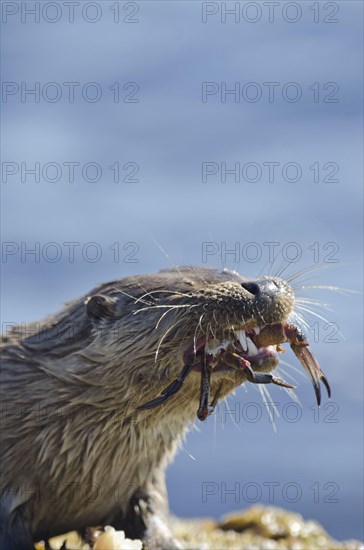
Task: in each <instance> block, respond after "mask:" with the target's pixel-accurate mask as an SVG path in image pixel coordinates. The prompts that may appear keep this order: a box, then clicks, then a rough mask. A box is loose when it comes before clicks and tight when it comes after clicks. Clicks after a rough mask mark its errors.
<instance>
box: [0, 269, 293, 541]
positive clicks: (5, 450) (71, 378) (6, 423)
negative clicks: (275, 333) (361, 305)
mask: <svg viewBox="0 0 364 550" xmlns="http://www.w3.org/2000/svg"><path fill="white" fill-rule="evenodd" d="M244 280H245V279H244V278H243V277H241V276H240V275H238V274H237V273H232V272H228V271H223V272H218V271H215V270H210V269H207V268H189V267H186V268H181V269H174V270H166V271H162V272H160V273H158V274H156V275H145V276H143V275H142V276H137V277H129V278H126V279H122V280H118V281H113V282H110V283H107V284H103V285H100V286H99V287H97V288H95V289H94V290H93V291H92V292H91V293H89V294H87V295H85V296H83V297H81V298H79V299H77V300H74V301H72V302H70V303H68V304H67V305H66V307H65V308H64V309H63V310H62V311H61V312H60V313H58V314H56V315H54V316H51V317H49V318H48V319H46V320H45V322H43V323H41V324H40V325H33V326H28V327H27V333H26V334H24V327H23V330H22V327H18V328H15V329H13V330H12V331H11V332H9V333H7V334H6V335H5V336H4V337H3V343H2V348H1V351H2V369H1V390H2V418H1V436H2V441H1V464H2V468H1V474H2V476H1V482H2V485H1V489H2V496H1V500H0V512H1V523H0V526H1V529H2V535H0V541H3V543H4V546H2V547H4V548H7V550H13V549H14V550H16V549H18V548H19V549H23V550H25V549H27V548H32V541H35V540H39V539H41V538H47V537H48V536H53V535H56V534H59V533H63V532H66V531H69V530H72V529H78V530H83V529H85V528H86V527H87V526H91V525H99V524H108V523H109V524H112V525H114V526H116V527H119V528H123V529H124V530H125V531H126V533H127V535H129V536H143V537H145V538H146V540H147V541H148V543H149V545H150V547H151V548H153V547H155V548H157V547H166V548H171V547H173V545H174V544H177V543H176V542H175V541H173V538H172V536H171V535H170V533H169V531H168V528H167V527H164V523H162V522H164V521H165V519H166V515H167V498H166V492H165V486H164V471H165V467H166V465H167V463H168V462H169V461H170V460H171V459H172V457H173V455H174V453H175V451H176V449H177V447H178V445H179V443H180V441H181V438H183V436H184V434H185V432H186V429H187V428H188V426H189V425H190V424H191V423H192V422H194V420H195V417H196V411H197V408H198V402H199V386H200V376H199V374H198V373H197V372H192V373H191V374H190V375H189V377H188V378H187V380H186V381H185V383H184V386H183V388H182V389H181V390H180V391H179V392H178V393H177V394H176V395H174V396H173V397H171V398H170V399H169V400H167V401H166V402H165V404H164V405H163V406H161V407H159V408H157V409H151V410H146V411H136V408H137V407H138V405H141V404H143V403H145V402H147V401H149V400H151V399H153V398H155V397H156V396H157V395H159V394H160V392H161V390H163V388H165V387H166V386H167V385H168V384H169V383H170V382H171V381H172V380H173V379H174V378H176V377H177V376H178V374H179V372H180V371H181V368H182V366H183V352H184V351H185V350H186V349H187V348H188V347H190V346H191V344H192V343H193V342H194V341H196V339H197V338H199V337H200V336H202V335H203V334H207V335H211V334H212V335H214V336H215V337H216V338H217V339H223V338H224V335H225V334H226V332H227V331H228V330H230V329H231V327H234V328H235V329H237V328H244V327H247V326H253V325H256V324H257V323H258V324H262V323H264V322H283V321H285V319H286V318H287V317H288V315H289V313H290V311H291V310H292V307H293V294H292V295H291V294H290V289H289V287H288V285H287V288H284V289H282V292H281V293H280V294H279V295H278V294H277V296H276V297H275V299H274V300H271V301H269V300H266V301H265V303H260V304H259V303H258V301H257V299H254V296H253V295H252V294H250V293H249V292H248V291H246V290H245V289H244V288H242V286H241V282H242V281H244ZM95 296H98V298H95ZM90 297H91V299H90ZM92 297H93V298H92ZM157 350H158V353H157ZM274 366H275V365H271V366H270V368H274ZM222 380H224V386H223V393H222V397H224V396H226V395H227V394H228V393H230V392H231V391H232V390H233V389H234V388H236V387H237V386H238V385H240V384H241V383H243V382H244V381H245V378H244V376H243V374H241V373H238V372H237V371H236V370H231V371H227V372H221V373H213V375H212V379H211V394H212V395H214V393H215V392H216V390H217V388H218V386H219V384H220V382H221V381H222ZM1 537H2V538H1Z"/></svg>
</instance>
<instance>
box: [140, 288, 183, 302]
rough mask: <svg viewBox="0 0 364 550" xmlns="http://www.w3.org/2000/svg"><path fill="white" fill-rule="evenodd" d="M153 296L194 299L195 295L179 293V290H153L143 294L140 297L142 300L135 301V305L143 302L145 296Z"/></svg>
mask: <svg viewBox="0 0 364 550" xmlns="http://www.w3.org/2000/svg"><path fill="white" fill-rule="evenodd" d="M143 290H144V289H143ZM152 294H173V295H174V296H181V297H184V298H193V294H191V293H190V294H185V293H183V292H179V291H177V290H152V291H150V292H146V293H145V294H143V296H140V298H138V299H137V300H135V302H134V303H135V304H137V303H138V302H140V301H142V300H143V298H145V296H152ZM153 300H155V298H154V297H153Z"/></svg>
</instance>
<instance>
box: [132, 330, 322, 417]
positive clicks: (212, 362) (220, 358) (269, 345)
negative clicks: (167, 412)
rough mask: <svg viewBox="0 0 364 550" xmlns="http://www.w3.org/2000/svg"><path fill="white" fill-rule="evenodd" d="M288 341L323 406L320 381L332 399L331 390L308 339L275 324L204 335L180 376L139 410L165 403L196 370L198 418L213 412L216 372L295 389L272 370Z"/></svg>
mask: <svg viewBox="0 0 364 550" xmlns="http://www.w3.org/2000/svg"><path fill="white" fill-rule="evenodd" d="M286 342H288V343H289V344H290V346H291V349H292V351H293V352H294V354H295V355H296V357H297V358H298V359H299V361H300V363H301V365H302V366H303V368H304V369H305V370H306V372H307V374H308V375H309V377H310V379H311V382H312V384H313V387H314V390H315V394H316V400H317V404H318V405H320V403H321V385H320V382H322V383H323V384H324V386H325V387H326V390H327V394H328V397H329V398H330V396H331V390H330V386H329V383H328V381H327V379H326V376H325V375H324V373H323V372H322V370H321V368H320V366H319V364H318V362H317V361H316V359H315V357H314V356H313V354H312V353H311V351H310V349H309V347H308V346H309V342H308V341H307V339H306V338H305V337H304V335H303V334H302V332H301V330H300V329H299V327H297V326H296V325H294V324H291V323H273V324H269V325H265V326H263V327H260V328H258V327H253V328H249V329H247V328H245V329H239V330H232V331H231V332H230V334H229V337H228V338H227V339H225V340H221V341H219V340H217V339H216V338H215V337H214V336H211V337H209V338H207V337H206V336H202V337H201V338H199V340H197V342H195V343H194V344H193V345H192V346H191V347H190V348H188V349H187V350H186V351H185V353H184V355H183V361H184V366H183V369H182V371H181V373H180V375H179V376H178V377H177V378H176V379H175V380H173V382H172V383H171V384H169V385H168V386H167V387H166V388H165V389H164V390H163V391H162V392H161V395H160V396H158V397H156V398H155V399H152V400H151V401H148V402H147V403H145V404H143V405H141V406H139V407H138V410H145V409H151V408H154V407H157V406H159V405H161V404H162V403H164V402H165V401H166V400H167V399H169V398H170V397H171V396H173V395H174V394H175V393H177V392H178V391H179V390H180V389H181V388H182V385H183V382H184V381H185V379H186V378H187V376H188V375H189V374H190V372H191V371H197V372H199V373H200V375H201V382H200V399H199V408H198V410H197V417H198V418H199V420H205V419H206V418H207V417H208V416H209V415H210V414H212V413H213V411H214V409H215V406H216V404H217V402H218V399H219V397H220V395H221V392H222V387H223V384H224V382H223V381H222V382H221V383H220V385H219V387H218V389H217V392H216V393H215V395H214V397H213V398H212V400H211V401H210V382H211V376H213V374H214V373H216V372H222V371H231V370H235V371H237V372H238V373H239V374H240V375H241V376H242V379H243V381H244V379H245V380H247V381H248V382H251V383H253V384H276V385H278V386H282V387H284V388H295V386H292V385H290V384H288V383H287V382H286V381H285V380H283V379H282V378H279V377H277V376H273V375H272V374H271V373H270V372H269V371H271V370H273V369H274V368H275V367H276V366H277V364H278V363H279V358H278V353H282V352H283V351H284V348H283V347H282V346H281V344H283V343H286ZM277 352H278V353H277Z"/></svg>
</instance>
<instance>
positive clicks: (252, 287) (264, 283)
mask: <svg viewBox="0 0 364 550" xmlns="http://www.w3.org/2000/svg"><path fill="white" fill-rule="evenodd" d="M241 286H242V287H243V288H245V290H247V291H248V292H250V293H251V294H253V296H257V297H258V296H261V295H262V294H264V295H265V296H269V297H270V298H273V297H274V296H275V294H277V292H278V291H279V289H278V286H277V285H276V283H275V282H274V281H272V280H266V279H261V280H258V281H254V282H247V283H241Z"/></svg>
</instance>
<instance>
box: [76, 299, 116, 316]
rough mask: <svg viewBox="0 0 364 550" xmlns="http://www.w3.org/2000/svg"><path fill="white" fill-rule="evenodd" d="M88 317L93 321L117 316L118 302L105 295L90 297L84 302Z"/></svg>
mask: <svg viewBox="0 0 364 550" xmlns="http://www.w3.org/2000/svg"><path fill="white" fill-rule="evenodd" d="M84 304H85V306H86V312H87V315H88V316H89V317H90V318H91V319H93V320H99V319H105V318H109V319H110V318H113V317H115V316H116V300H115V299H113V298H110V297H109V296H104V295H103V294H96V295H95V296H88V297H87V298H86V300H85V302H84Z"/></svg>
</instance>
